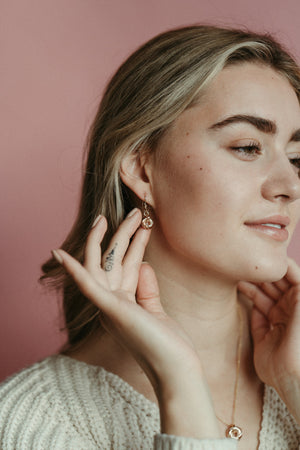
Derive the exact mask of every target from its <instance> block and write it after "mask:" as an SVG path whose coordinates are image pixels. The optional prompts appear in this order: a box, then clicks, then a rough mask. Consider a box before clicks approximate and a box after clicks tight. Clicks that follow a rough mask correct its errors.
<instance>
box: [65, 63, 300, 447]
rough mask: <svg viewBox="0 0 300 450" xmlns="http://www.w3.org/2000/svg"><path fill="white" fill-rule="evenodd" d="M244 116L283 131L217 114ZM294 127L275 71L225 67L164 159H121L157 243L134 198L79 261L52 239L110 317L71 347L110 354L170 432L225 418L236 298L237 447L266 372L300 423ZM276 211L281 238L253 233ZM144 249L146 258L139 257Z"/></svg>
mask: <svg viewBox="0 0 300 450" xmlns="http://www.w3.org/2000/svg"><path fill="white" fill-rule="evenodd" d="M241 115H243V117H245V116H247V117H248V116H250V115H251V117H252V116H258V115H259V116H262V117H263V118H264V119H266V120H268V121H272V122H274V123H276V127H277V131H276V133H270V132H265V131H262V130H261V129H257V127H255V126H253V124H249V123H248V122H247V121H246V123H245V120H243V121H238V123H234V124H230V125H226V126H223V127H221V126H216V125H215V124H216V123H218V122H221V121H222V120H224V118H226V117H227V116H241ZM299 128H300V108H299V103H298V100H297V98H296V95H295V93H294V91H293V89H292V88H291V86H290V85H289V84H288V82H287V81H286V80H285V79H283V78H282V77H281V76H280V75H279V74H277V73H276V72H274V71H272V70H271V69H269V68H265V67H262V66H256V65H255V64H244V65H241V66H233V67H229V68H227V69H225V70H223V71H222V72H221V74H220V75H219V76H218V77H216V79H215V80H214V81H213V82H212V84H211V86H210V87H209V89H208V90H207V92H206V95H205V97H204V100H203V103H202V104H201V105H198V106H196V107H195V108H191V109H189V110H187V111H185V112H184V113H183V114H182V115H181V116H180V117H179V119H178V120H177V121H176V123H175V124H174V125H173V127H171V129H170V130H169V132H167V133H166V135H165V136H163V138H162V140H161V141H160V144H159V145H160V147H159V148H158V152H157V155H159V156H158V157H157V158H156V155H154V157H150V158H149V159H143V158H140V159H139V160H138V161H137V162H136V164H132V161H126V160H124V162H123V164H122V168H121V177H122V180H123V182H124V183H125V184H127V186H128V187H129V188H130V189H131V190H132V191H133V192H134V193H135V194H136V195H137V196H138V197H139V198H141V199H144V198H145V195H146V197H147V200H148V201H149V203H151V206H152V208H153V210H154V211H155V227H154V229H153V231H152V235H151V240H150V242H149V245H148V241H149V238H150V232H149V231H147V230H143V229H139V228H138V227H139V225H140V221H141V214H140V212H139V211H135V212H134V213H133V215H131V216H130V217H128V218H126V219H125V221H124V222H123V223H122V224H121V226H120V228H119V230H118V231H117V233H116V235H115V236H114V238H113V240H112V242H111V244H110V245H109V247H108V249H107V250H106V252H105V253H104V255H101V252H100V251H99V248H100V244H101V241H102V238H103V236H104V233H105V230H106V220H105V218H102V220H99V221H98V223H97V224H96V225H95V226H94V227H93V228H92V230H91V232H90V235H89V237H88V241H87V245H86V252H85V262H84V266H81V265H80V264H79V263H78V262H77V261H75V260H74V259H73V258H72V257H71V256H70V255H68V254H67V253H66V252H64V251H62V250H58V251H57V255H58V258H60V259H61V261H60V262H61V263H62V264H63V265H64V267H65V269H66V270H67V271H68V272H69V273H70V274H71V275H72V277H73V278H74V280H75V281H76V283H77V284H78V286H79V288H80V289H81V291H82V292H83V294H84V295H86V297H88V298H89V299H90V300H91V301H92V302H94V303H95V304H96V305H97V306H98V307H99V308H100V309H101V310H102V312H103V313H104V316H105V320H104V324H103V325H104V328H105V330H106V331H107V334H105V335H104V336H102V337H101V338H99V337H97V336H95V337H94V338H93V339H91V340H90V342H88V343H87V344H86V346H85V347H83V348H82V349H81V350H80V351H78V352H77V353H76V354H72V355H71V356H73V357H75V358H77V359H80V360H82V361H85V362H87V363H89V364H94V365H102V366H103V367H105V368H106V369H107V370H110V371H112V372H114V373H116V374H117V375H119V376H121V377H122V378H123V379H124V380H125V381H127V382H128V383H129V384H131V385H132V386H133V387H134V388H135V389H136V390H138V391H139V392H141V393H142V394H143V395H145V396H146V397H147V398H148V399H150V400H151V401H155V402H156V403H157V404H158V406H159V409H160V415H161V423H162V431H163V432H165V433H169V434H175V435H181V436H191V437H195V438H199V439H202V438H220V437H223V436H224V428H225V426H224V425H223V424H222V423H221V422H220V421H219V419H218V418H221V419H222V420H224V421H225V422H228V423H229V422H230V419H231V417H230V416H231V410H232V402H233V386H234V379H235V370H236V343H237V339H238V330H239V317H238V313H237V303H239V304H240V305H241V307H242V311H243V317H244V323H245V326H244V334H243V346H242V360H241V362H242V364H241V374H240V384H239V391H238V401H237V409H236V423H237V425H239V426H240V427H242V428H243V430H244V433H245V435H244V437H243V438H242V440H241V441H240V442H239V448H241V449H243V448H244V449H249V448H257V445H258V433H259V429H260V422H261V410H262V401H263V399H262V397H263V389H262V386H263V383H267V384H269V385H271V386H273V387H274V388H275V389H276V390H277V392H278V393H279V395H280V396H281V398H282V399H283V400H284V401H285V403H286V404H287V406H288V408H289V409H290V411H291V412H292V413H293V415H294V416H295V418H296V420H298V422H299V423H300V412H299V411H298V409H297V408H298V407H297V405H299V404H300V389H299V386H300V355H298V350H297V349H298V347H297V345H298V342H299V340H300V331H299V330H300V317H299V316H300V313H299V310H300V306H299V305H300V289H299V285H300V269H299V268H298V267H297V266H296V264H295V263H294V262H293V261H290V260H288V258H287V254H286V249H287V244H288V242H289V240H290V238H291V235H292V233H293V231H294V228H295V226H296V223H297V220H298V219H299V214H300V202H299V198H300V180H299V177H298V168H297V166H296V165H295V160H297V161H298V160H299V158H300V147H299V143H298V142H296V141H294V140H293V139H290V137H291V136H292V135H293V133H294V132H295V130H297V129H299ZM297 164H298V162H297ZM132 168H133V169H132ZM200 169H201V170H200ZM170 198H171V199H172V198H173V199H176V202H172V201H171V202H170V201H169V199H170ZM273 215H281V216H287V217H289V219H290V223H289V225H288V226H286V229H287V230H288V232H289V238H288V239H286V240H282V241H280V240H278V239H277V240H276V239H274V236H273V235H274V233H275V232H274V227H272V226H267V227H265V229H263V231H261V230H260V231H258V232H257V230H256V229H253V228H251V227H249V226H248V225H247V223H248V222H249V221H253V220H256V219H261V218H268V217H270V216H273ZM170 218H171V219H170ZM265 222H266V223H268V220H267V219H266V221H265ZM136 230H138V231H137V232H136ZM134 233H135V237H134V239H133V240H132V243H131V245H130V247H129V249H128V250H127V248H128V245H129V239H130V237H131V236H133V235H134ZM272 233H273V234H272ZM116 244H117V245H116ZM147 245H148V246H147ZM143 258H145V260H146V261H148V263H149V264H150V265H149V264H141V262H142V260H143ZM108 263H109V270H105V267H106V268H107V264H108ZM151 267H153V269H154V271H153V269H152V268H151ZM240 280H247V282H240ZM277 280H279V281H277ZM253 304H254V305H255V308H254V310H253V313H252V312H251V310H252V305H253ZM274 330H275V331H274ZM252 342H253V343H252ZM124 346H125V348H126V350H127V351H124ZM253 354H254V359H253ZM266 354H267V355H268V359H267V364H265V362H266V358H265V356H266ZM111 355H113V357H112V356H111ZM295 355H296V357H295ZM249 398H251V403H249ZM182 411H184V413H185V414H184V415H185V418H186V421H185V422H183V421H182ZM228 411H230V413H228ZM217 417H218V418H217Z"/></svg>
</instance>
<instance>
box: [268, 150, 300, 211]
mask: <svg viewBox="0 0 300 450" xmlns="http://www.w3.org/2000/svg"><path fill="white" fill-rule="evenodd" d="M298 175H299V169H297V168H296V167H295V166H294V165H293V164H291V162H290V161H289V159H288V158H287V156H286V155H283V156H282V157H280V158H276V160H275V158H274V160H273V162H272V164H271V166H270V167H269V170H268V173H267V178H266V179H265V181H264V183H263V185H262V195H263V197H265V198H266V199H268V200H270V201H282V202H286V203H290V202H293V201H295V200H298V199H299V198H300V178H299V176H298Z"/></svg>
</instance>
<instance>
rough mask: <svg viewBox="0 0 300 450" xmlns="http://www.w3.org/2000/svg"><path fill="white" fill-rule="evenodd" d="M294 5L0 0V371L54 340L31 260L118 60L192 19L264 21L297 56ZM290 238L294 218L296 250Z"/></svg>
mask: <svg viewBox="0 0 300 450" xmlns="http://www.w3.org/2000/svg"><path fill="white" fill-rule="evenodd" d="M282 5H283V6H282ZM299 13H300V3H299V0H285V1H284V2H280V1H278V0H277V1H275V0H252V1H251V2H249V1H243V0H209V1H208V0H184V1H183V0H148V1H145V0H109V1H108V0H48V1H47V0H1V16H0V17H1V18H0V20H1V24H0V30H1V32H0V33H1V36H0V48H1V51H0V57H1V62H0V73H1V88H0V89H1V102H0V115H1V120H0V124H1V141H2V149H1V164H0V171H1V172H0V182H1V188H0V192H1V194H0V201H1V203H0V211H1V277H0V290H1V305H0V322H1V323H0V366H1V367H0V379H3V378H5V377H6V376H7V375H9V374H11V373H13V372H14V371H16V370H18V369H20V368H21V367H23V366H24V365H27V364H30V363H32V362H34V361H36V360H38V359H40V358H42V357H44V356H46V355H49V354H51V353H53V352H55V351H57V349H58V348H59V346H60V345H61V344H62V343H63V340H64V336H63V334H61V333H60V332H59V327H60V326H61V320H60V319H59V307H58V300H57V298H56V297H55V296H54V295H53V294H52V295H49V294H46V293H45V292H43V291H42V289H41V287H40V286H39V285H38V283H37V278H38V277H39V273H40V269H39V267H40V264H41V263H42V262H43V261H44V260H45V259H46V258H47V257H48V256H49V254H50V249H51V248H56V247H58V246H59V245H60V243H61V242H62V240H63V238H64V237H65V235H66V233H67V231H68V230H69V228H70V226H71V224H72V222H73V220H74V217H75V211H76V208H77V201H78V192H79V186H80V180H81V158H82V148H83V143H84V139H85V135H86V133H87V130H88V126H89V124H90V121H91V119H92V117H93V114H94V112H95V108H96V106H97V104H98V101H99V98H100V95H101V92H102V89H103V87H104V85H105V82H106V80H107V79H108V77H109V76H110V75H111V74H112V72H113V71H114V70H115V69H116V68H117V66H118V65H119V64H120V62H121V61H122V60H123V59H124V58H125V57H126V56H127V55H128V54H129V53H130V52H131V51H132V50H134V49H135V48H136V47H137V46H138V45H139V44H141V43H143V42H144V41H145V40H147V39H148V38H150V37H152V36H153V35H155V34H157V33H158V32H160V31H163V30H165V29H167V28H171V27H175V26H181V25H187V24H191V23H196V22H212V23H216V24H220V25H237V26H243V25H246V26H248V27H249V28H251V29H253V30H257V31H270V32H273V33H275V34H276V36H277V37H278V39H279V40H281V41H282V42H283V43H285V44H286V45H287V46H288V47H289V48H290V49H291V50H292V51H293V52H294V54H295V55H296V57H297V58H298V60H299V59H300V39H299V37H300V34H299ZM299 249H300V229H298V231H297V232H296V235H295V237H294V239H293V242H292V245H291V249H290V254H291V256H293V257H295V258H296V259H297V260H298V262H300V257H299V256H298V254H299Z"/></svg>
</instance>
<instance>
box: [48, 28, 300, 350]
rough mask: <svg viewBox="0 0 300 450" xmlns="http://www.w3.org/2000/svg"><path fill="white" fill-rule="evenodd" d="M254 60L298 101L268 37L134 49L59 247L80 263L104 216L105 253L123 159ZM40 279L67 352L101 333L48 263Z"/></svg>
mask: <svg viewBox="0 0 300 450" xmlns="http://www.w3.org/2000/svg"><path fill="white" fill-rule="evenodd" d="M249 61H250V62H256V63H260V64H265V65H267V66H269V67H272V68H273V69H274V70H276V71H278V72H280V73H281V74H282V75H283V76H284V77H286V78H287V79H288V80H289V82H290V84H291V85H292V87H293V88H294V90H295V92H296V94H297V96H298V99H300V73H299V67H298V65H297V64H296V62H295V61H294V59H293V58H292V57H291V56H290V55H289V54H288V53H287V52H286V51H285V50H284V49H283V48H282V46H281V45H280V44H278V43H277V42H276V41H275V40H274V39H273V38H272V37H271V36H269V35H260V34H256V33H252V32H248V31H242V30H237V29H225V28H219V27H214V26H201V25H199V26H190V27H185V28H178V29H174V30H170V31H167V32H165V33H162V34H160V35H158V36H157V37H154V38H153V39H151V40H150V41H149V42H147V43H146V44H144V45H143V46H141V47H140V48H139V49H138V50H136V51H135V52H134V53H133V54H132V55H131V56H130V57H129V58H128V59H127V60H126V61H125V62H124V63H123V64H122V65H121V67H120V68H119V69H118V71H117V72H116V74H115V75H114V76H113V77H112V79H111V81H110V82H109V84H108V86H107V88H106V91H105V93H104V96H103V99H102V101H101V103H100V106H99V109H98V112H97V114H96V117H95V119H94V122H93V124H92V126H91V129H90V133H89V136H88V140H87V150H88V154H87V158H86V167H85V176H84V180H83V188H82V195H81V201H80V207H79V212H78V216H77V218H76V221H75V223H74V226H73V228H72V230H71V231H70V233H69V235H68V237H67V238H66V240H65V241H64V243H63V244H62V246H61V248H63V249H65V250H66V251H67V252H69V253H70V254H71V255H73V256H74V257H75V258H77V259H78V260H79V261H81V262H82V260H83V251H84V245H85V241H86V238H87V235H88V233H89V230H90V228H91V226H92V223H93V221H94V219H95V217H96V216H97V215H98V214H100V213H101V214H104V215H105V216H106V218H107V220H108V231H107V233H106V236H105V239H104V241H103V248H104V249H105V248H106V247H107V245H108V243H109V241H110V239H111V237H112V235H113V234H114V233H115V231H116V229H117V227H118V225H119V224H120V222H121V221H122V219H123V217H124V215H125V214H126V213H128V212H129V210H130V209H131V208H132V207H133V206H134V199H133V195H131V192H130V191H129V189H128V188H127V187H126V186H125V185H124V184H123V183H122V182H121V180H120V176H119V169H120V164H121V161H122V159H123V158H124V157H125V156H126V155H128V154H129V153H132V152H141V151H143V150H144V149H147V150H148V151H154V150H155V147H156V144H157V142H158V141H159V139H160V137H161V136H162V134H163V133H164V132H165V131H166V130H167V129H168V127H169V126H170V124H172V122H173V121H174V120H175V119H176V118H177V117H178V116H179V115H180V114H181V113H182V112H183V111H184V110H185V109H187V108H189V107H191V106H192V105H194V104H195V103H196V102H198V101H199V99H200V98H201V93H202V92H203V90H204V89H205V88H206V86H207V85H208V84H209V82H210V81H211V80H212V79H213V78H214V77H215V76H216V75H217V74H218V73H219V72H220V71H221V70H222V69H223V68H224V67H226V66H228V65H231V64H240V63H243V62H249ZM42 270H43V272H44V275H43V276H42V277H41V281H46V282H47V284H48V285H50V286H55V288H57V289H62V291H63V309H64V316H65V322H66V329H67V331H68V344H67V346H68V348H69V349H71V350H72V349H74V348H75V347H77V346H78V345H80V344H81V343H83V342H84V341H85V340H86V339H87V338H88V337H89V336H90V335H91V333H93V332H95V331H96V330H100V329H101V321H100V320H99V317H98V314H99V311H98V310H97V308H96V307H95V306H94V305H93V304H92V303H91V302H90V301H89V300H88V299H86V298H85V297H84V296H83V295H82V294H81V293H80V291H79V290H78V288H77V286H76V285H75V284H74V282H73V281H72V279H71V278H70V277H69V276H68V275H67V274H66V273H65V272H64V270H63V268H62V267H60V266H59V265H58V264H57V262H56V261H55V260H54V259H50V260H48V261H47V262H46V263H45V264H44V265H43V266H42Z"/></svg>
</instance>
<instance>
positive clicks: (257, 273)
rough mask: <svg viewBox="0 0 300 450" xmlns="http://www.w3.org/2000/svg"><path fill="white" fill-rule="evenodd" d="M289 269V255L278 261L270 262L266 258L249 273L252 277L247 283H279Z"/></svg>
mask: <svg viewBox="0 0 300 450" xmlns="http://www.w3.org/2000/svg"><path fill="white" fill-rule="evenodd" d="M287 268H288V258H287V255H286V256H285V257H282V258H280V259H277V260H276V261H274V260H272V261H270V259H269V258H265V259H263V260H260V261H258V262H257V264H254V266H252V268H251V271H249V272H248V273H249V275H250V277H249V279H248V280H247V281H251V282H252V283H262V282H269V283H272V282H274V281H279V280H281V278H283V277H284V276H285V274H286V272H287ZM250 278H251V279H250Z"/></svg>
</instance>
